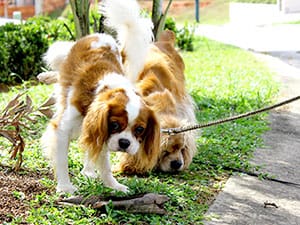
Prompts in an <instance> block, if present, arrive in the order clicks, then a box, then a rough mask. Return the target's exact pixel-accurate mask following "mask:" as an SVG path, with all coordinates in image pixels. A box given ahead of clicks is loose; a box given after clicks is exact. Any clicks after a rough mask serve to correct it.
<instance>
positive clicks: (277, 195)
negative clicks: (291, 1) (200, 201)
mask: <svg viewBox="0 0 300 225" xmlns="http://www.w3.org/2000/svg"><path fill="white" fill-rule="evenodd" d="M197 34H199V35H203V36H206V37H208V38H211V39H214V40H217V41H220V42H223V43H226V44H231V45H234V46H237V47H240V48H242V49H247V50H250V51H251V52H253V53H254V55H255V56H256V57H257V59H259V60H261V61H263V62H264V63H266V64H267V65H268V66H269V68H270V70H272V71H274V72H275V74H276V75H275V79H277V81H278V82H279V84H280V93H279V96H278V97H277V101H280V100H283V99H287V98H290V97H294V96H297V95H300V41H299V40H300V25H299V24H298V25H295V24H277V25H274V24H267V25H263V26H254V25H253V24H252V25H249V24H248V25H247V26H241V25H238V26H237V25H236V24H228V25H223V26H210V25H202V26H199V27H198V29H197ZM269 121H270V130H269V131H268V132H266V133H265V134H264V136H263V139H264V146H263V147H262V148H259V149H256V150H255V152H254V157H253V159H251V163H252V164H255V165H260V166H262V168H261V170H260V172H262V173H268V174H270V175H273V176H274V177H275V178H276V179H279V180H283V181H288V182H293V183H297V184H299V185H298V186H297V185H294V186H293V185H287V184H283V183H279V182H274V181H269V180H260V179H258V178H257V177H253V176H249V175H238V174H236V175H233V176H231V177H230V178H229V179H228V181H227V182H226V184H225V186H224V189H223V190H222V191H221V193H220V194H219V195H218V196H217V198H216V200H215V201H214V202H213V204H212V205H211V206H210V207H209V209H208V211H207V213H206V215H205V216H206V220H205V221H204V224H205V225H220V224H222V225H223V224H224V225H225V224H230V225H232V224H233V225H245V224H246V225H248V224H249V225H256V224H257V225H300V101H297V102H295V103H293V104H290V105H288V106H285V107H282V108H280V109H278V110H276V111H272V112H271V113H270V115H269ZM265 202H269V203H274V204H275V205H276V206H278V208H276V207H273V206H269V207H266V208H265V207H264V203H265Z"/></svg>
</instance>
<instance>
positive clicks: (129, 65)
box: [100, 0, 153, 82]
mask: <svg viewBox="0 0 300 225" xmlns="http://www.w3.org/2000/svg"><path fill="white" fill-rule="evenodd" d="M100 12H101V13H102V14H103V15H104V16H105V17H106V18H107V19H106V21H105V22H106V24H107V26H110V27H112V28H114V29H115V30H116V31H117V36H118V37H117V38H118V41H119V43H120V45H121V47H120V48H121V50H122V51H124V52H125V55H126V61H125V63H124V68H125V73H126V76H127V77H128V78H129V79H130V80H131V81H132V82H135V81H136V78H137V76H138V75H139V73H140V72H141V70H142V69H143V66H144V63H145V58H146V54H147V52H148V49H149V46H150V44H151V43H152V40H153V34H152V28H153V24H152V22H151V20H150V19H149V18H144V17H142V16H141V15H140V7H139V4H138V2H137V1H136V0H126V1H125V0H104V1H102V3H101V5H100Z"/></svg>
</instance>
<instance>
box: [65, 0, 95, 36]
mask: <svg viewBox="0 0 300 225" xmlns="http://www.w3.org/2000/svg"><path fill="white" fill-rule="evenodd" d="M70 5H71V8H72V12H73V15H74V22H75V32H76V40H78V39H80V38H81V37H84V36H86V35H88V34H89V33H90V29H89V24H90V21H89V8H90V3H89V0H70Z"/></svg>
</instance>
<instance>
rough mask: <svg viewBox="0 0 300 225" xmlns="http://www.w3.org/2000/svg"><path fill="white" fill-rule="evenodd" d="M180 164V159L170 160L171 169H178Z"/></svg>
mask: <svg viewBox="0 0 300 225" xmlns="http://www.w3.org/2000/svg"><path fill="white" fill-rule="evenodd" d="M181 166H182V162H181V161H179V160H173V161H171V168H172V169H173V170H178V169H180V167H181Z"/></svg>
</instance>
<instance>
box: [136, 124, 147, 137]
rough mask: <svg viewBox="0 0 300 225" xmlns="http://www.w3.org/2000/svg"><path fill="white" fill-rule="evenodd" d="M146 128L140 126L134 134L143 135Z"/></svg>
mask: <svg viewBox="0 0 300 225" xmlns="http://www.w3.org/2000/svg"><path fill="white" fill-rule="evenodd" d="M144 130H145V128H144V127H142V126H138V127H137V128H135V130H134V132H135V135H141V134H142V133H143V132H144Z"/></svg>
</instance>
